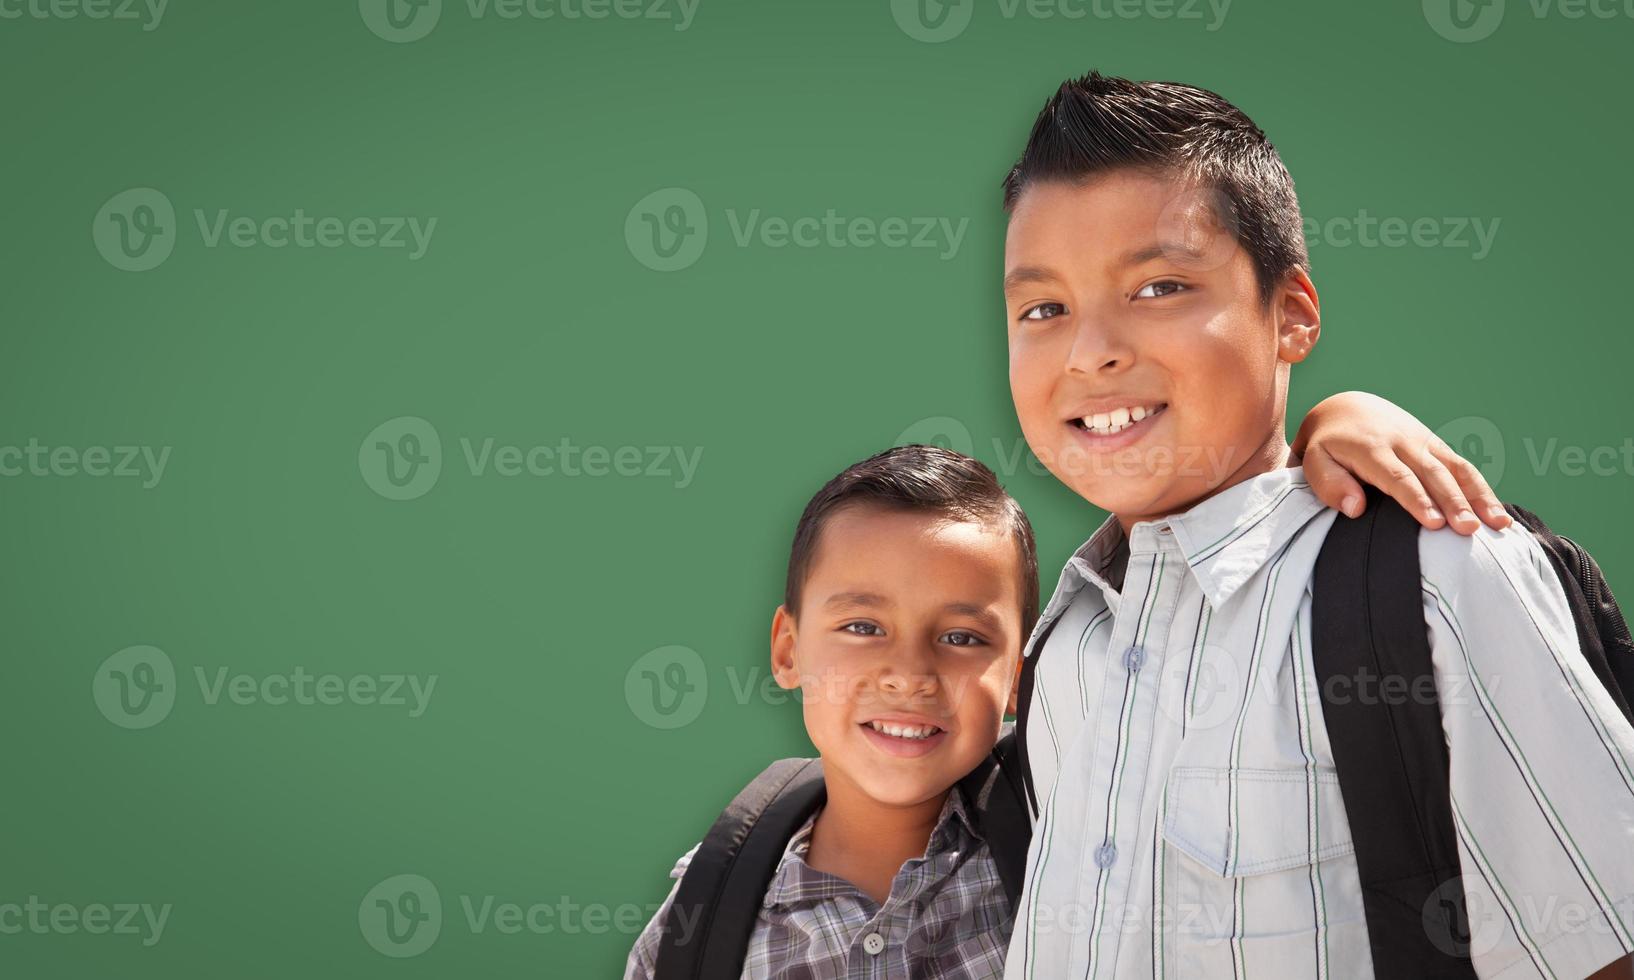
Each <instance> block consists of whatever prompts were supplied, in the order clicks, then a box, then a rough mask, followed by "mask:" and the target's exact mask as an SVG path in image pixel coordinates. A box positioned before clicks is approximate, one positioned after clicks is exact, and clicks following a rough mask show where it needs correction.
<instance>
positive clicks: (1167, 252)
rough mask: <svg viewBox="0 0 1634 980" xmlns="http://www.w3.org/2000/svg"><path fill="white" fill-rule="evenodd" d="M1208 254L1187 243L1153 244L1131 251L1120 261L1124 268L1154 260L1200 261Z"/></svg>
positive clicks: (1124, 254)
mask: <svg viewBox="0 0 1634 980" xmlns="http://www.w3.org/2000/svg"><path fill="white" fill-rule="evenodd" d="M1207 255H1208V253H1207V252H1206V251H1204V250H1203V249H1200V248H1194V247H1193V246H1192V245H1190V244H1189V243H1187V242H1153V243H1152V244H1150V245H1144V246H1142V247H1140V248H1136V249H1130V250H1129V251H1127V252H1125V253H1123V257H1122V258H1121V259H1119V264H1120V265H1122V266H1132V265H1140V264H1141V263H1143V262H1150V261H1152V260H1153V259H1176V260H1179V261H1182V262H1184V261H1188V260H1190V261H1198V260H1201V259H1203V258H1205V257H1207Z"/></svg>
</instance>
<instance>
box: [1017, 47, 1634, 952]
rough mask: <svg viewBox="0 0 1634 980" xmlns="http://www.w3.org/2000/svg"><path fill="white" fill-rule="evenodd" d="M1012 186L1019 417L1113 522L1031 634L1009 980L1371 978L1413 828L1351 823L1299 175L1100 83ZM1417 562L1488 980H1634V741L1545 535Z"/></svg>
mask: <svg viewBox="0 0 1634 980" xmlns="http://www.w3.org/2000/svg"><path fill="white" fill-rule="evenodd" d="M1005 205H1006V208H1007V209H1008V210H1009V211H1010V215H1011V217H1010V224H1009V228H1008V232H1007V238H1006V243H1005V281H1004V285H1005V296H1006V304H1007V307H1008V311H1009V316H1010V327H1009V340H1010V381H1011V391H1012V395H1013V397H1014V400H1015V406H1016V413H1017V416H1018V417H1019V419H1020V422H1021V427H1022V431H1023V432H1024V433H1025V435H1026V438H1027V441H1028V444H1029V445H1030V446H1031V447H1032V449H1033V452H1034V453H1035V455H1037V456H1038V458H1039V459H1040V460H1042V461H1044V462H1045V463H1046V465H1048V466H1049V467H1050V468H1051V470H1052V472H1054V473H1055V475H1056V476H1057V477H1058V478H1059V479H1061V481H1062V482H1063V483H1065V484H1066V485H1067V486H1069V487H1071V488H1072V489H1073V490H1074V491H1075V492H1077V493H1078V494H1079V495H1080V496H1081V497H1083V498H1084V499H1085V500H1086V501H1088V502H1090V503H1092V504H1094V505H1096V506H1098V507H1101V508H1104V509H1106V510H1108V511H1110V512H1111V514H1112V517H1110V518H1109V519H1108V520H1107V521H1106V523H1105V524H1104V525H1102V527H1101V528H1100V530H1098V531H1096V532H1095V534H1094V535H1093V536H1091V537H1090V539H1089V540H1088V542H1086V543H1085V544H1084V545H1083V547H1081V548H1080V549H1079V550H1078V552H1077V553H1076V554H1074V555H1073V557H1072V559H1071V560H1070V562H1069V563H1068V565H1067V567H1066V569H1065V570H1064V571H1063V573H1062V576H1061V581H1060V584H1059V586H1058V587H1057V589H1056V592H1055V595H1054V596H1053V597H1052V598H1051V599H1050V601H1049V603H1048V605H1047V607H1046V609H1045V610H1044V613H1043V615H1042V617H1041V619H1040V621H1039V624H1038V626H1037V629H1036V630H1035V631H1034V634H1033V636H1032V638H1031V640H1030V641H1029V643H1028V646H1027V652H1026V655H1027V656H1028V657H1030V658H1034V665H1033V668H1032V671H1031V673H1030V677H1031V681H1032V689H1031V691H1025V690H1024V691H1023V693H1022V695H1021V702H1022V703H1021V705H1020V707H1021V711H1022V713H1023V715H1022V717H1023V719H1024V721H1025V725H1024V738H1023V740H1022V744H1023V748H1024V751H1025V754H1026V757H1027V760H1028V765H1029V767H1030V772H1031V778H1032V782H1033V785H1034V789H1035V791H1036V798H1037V800H1038V801H1040V802H1041V806H1042V810H1041V819H1040V821H1039V823H1038V824H1037V825H1036V826H1035V827H1034V833H1033V839H1032V844H1031V847H1030V851H1029V855H1028V864H1027V878H1026V881H1027V885H1026V892H1025V894H1024V896H1023V899H1022V905H1021V908H1020V910H1019V911H1018V916H1017V921H1016V926H1015V930H1014V935H1013V938H1012V941H1011V948H1010V957H1009V961H1008V964H1007V969H1006V973H1005V976H1006V977H1007V978H1010V980H1023V978H1026V980H1057V978H1061V977H1075V978H1086V980H1102V978H1131V980H1132V978H1137V977H1138V978H1141V980H1147V978H1162V977H1188V978H1189V977H1232V978H1250V977H1251V978H1254V980H1278V978H1301V980H1303V978H1312V977H1315V978H1329V977H1356V978H1364V977H1371V976H1373V975H1374V971H1373V961H1372V957H1371V954H1370V946H1369V935H1368V929H1367V922H1366V918H1365V917H1364V914H1363V901H1362V894H1361V889H1360V885H1359V880H1358V872H1357V863H1356V856H1355V853H1354V851H1355V848H1354V845H1353V843H1352V839H1351V828H1350V821H1351V820H1355V819H1371V820H1403V821H1408V820H1413V819H1414V818H1415V816H1417V815H1416V814H1413V813H1398V812H1364V811H1362V810H1361V809H1360V808H1356V807H1354V806H1353V807H1352V810H1353V811H1354V812H1351V813H1349V814H1347V812H1346V803H1347V802H1349V803H1352V804H1354V803H1355V801H1353V800H1352V801H1347V800H1345V799H1343V798H1342V797H1341V795H1340V789H1339V785H1338V782H1337V775H1336V769H1335V766H1334V762H1333V752H1332V750H1331V747H1330V745H1329V743H1328V738H1327V731H1326V729H1325V727H1324V716H1323V710H1322V699H1321V696H1320V692H1319V691H1318V690H1317V686H1316V684H1315V682H1314V673H1313V665H1312V659H1311V652H1312V646H1311V628H1310V626H1311V609H1312V588H1311V582H1312V578H1313V570H1314V566H1315V563H1316V558H1317V555H1318V552H1319V551H1320V550H1321V548H1322V545H1323V542H1324V538H1325V536H1326V534H1327V531H1328V529H1329V528H1330V527H1331V526H1332V525H1333V523H1334V521H1335V519H1336V518H1337V516H1338V515H1337V514H1335V513H1334V512H1333V511H1332V510H1329V509H1326V508H1325V507H1324V506H1323V502H1322V500H1321V499H1319V498H1318V496H1317V495H1316V494H1315V493H1314V492H1313V490H1312V488H1311V486H1310V485H1309V484H1308V482H1307V480H1306V477H1307V476H1308V475H1309V474H1308V473H1307V472H1306V471H1305V470H1303V469H1301V468H1288V466H1287V463H1288V457H1289V452H1290V450H1289V447H1288V445H1287V444H1286V442H1285V441H1284V434H1283V418H1284V413H1285V411H1286V406H1285V403H1286V398H1287V390H1288V378H1289V370H1290V368H1291V366H1292V365H1293V364H1296V363H1298V362H1300V361H1302V360H1303V359H1304V358H1305V357H1306V356H1307V355H1308V354H1309V353H1310V351H1311V349H1312V347H1313V346H1314V345H1315V344H1316V341H1317V338H1318V335H1319V333H1320V331H1321V319H1320V313H1319V306H1318V301H1317V294H1316V289H1315V286H1314V285H1313V284H1312V283H1311V279H1310V276H1309V273H1308V268H1309V261H1308V258H1307V256H1306V253H1305V246H1304V240H1303V237H1302V234H1301V231H1302V222H1301V219H1300V212H1299V205H1298V201H1297V199H1296V198H1295V195H1294V189H1293V181H1292V179H1291V178H1290V177H1289V175H1288V172H1287V170H1286V169H1285V168H1284V166H1283V164H1282V161H1281V159H1280V158H1279V157H1278V155H1277V153H1276V151H1275V149H1274V148H1273V147H1272V146H1271V144H1270V142H1269V141H1268V140H1267V139H1266V137H1265V134H1264V133H1262V132H1261V131H1260V130H1259V128H1258V127H1257V126H1255V125H1254V123H1253V122H1252V121H1251V120H1250V119H1248V117H1247V116H1245V115H1244V114H1243V113H1242V112H1241V111H1240V110H1238V109H1237V108H1236V107H1235V106H1233V105H1231V104H1230V103H1228V102H1226V101H1225V100H1224V99H1222V98H1220V97H1219V96H1218V95H1215V94H1214V93H1212V92H1207V91H1204V90H1202V89H1198V88H1193V87H1191V86H1187V85H1177V84H1170V83H1156V82H1140V83H1137V82H1130V81H1127V80H1124V79H1119V78H1108V77H1103V76H1101V75H1099V74H1095V73H1091V74H1090V75H1088V76H1086V77H1084V78H1081V79H1078V80H1074V81H1069V82H1067V83H1065V84H1063V85H1062V86H1061V88H1060V90H1059V91H1058V92H1057V93H1056V94H1055V95H1054V97H1052V98H1051V99H1050V101H1049V102H1048V104H1047V105H1046V106H1045V108H1044V110H1043V112H1042V113H1041V114H1040V115H1039V117H1038V121H1037V123H1036V124H1035V126H1034V128H1033V131H1032V134H1031V137H1030V139H1029V141H1028V144H1027V147H1026V149H1025V150H1024V151H1023V153H1022V155H1021V158H1020V160H1019V161H1018V163H1017V164H1016V166H1015V168H1014V169H1013V170H1012V172H1011V173H1010V175H1009V177H1008V179H1007V180H1006V182H1005ZM1400 354H1401V356H1402V357H1411V356H1412V355H1413V351H1412V350H1411V349H1403V350H1402V351H1401V352H1400ZM1430 448H1431V452H1432V454H1433V455H1435V456H1437V457H1438V458H1439V459H1440V460H1442V461H1443V462H1444V463H1445V464H1446V465H1447V466H1448V467H1449V468H1455V467H1458V466H1459V465H1460V463H1461V462H1462V461H1455V460H1453V459H1452V458H1451V457H1450V456H1449V455H1447V450H1446V448H1445V446H1444V445H1432V446H1431V447H1430ZM1176 459H1198V460H1205V461H1219V463H1220V465H1217V466H1214V465H1204V466H1192V467H1184V466H1178V467H1177V466H1174V465H1172V461H1173V460H1176ZM1419 560H1420V565H1421V568H1422V583H1420V584H1421V588H1422V596H1423V610H1422V612H1423V616H1424V620H1425V623H1426V624H1427V626H1426V628H1427V630H1428V631H1429V639H1430V645H1431V649H1432V653H1433V661H1434V671H1435V682H1436V685H1435V686H1436V689H1437V690H1438V691H1439V692H1440V697H1441V717H1442V725H1443V728H1444V734H1445V742H1446V750H1447V754H1448V760H1449V765H1450V784H1451V803H1452V817H1453V821H1454V823H1455V825H1456V830H1457V836H1458V845H1459V854H1458V860H1459V864H1460V866H1461V868H1462V870H1463V876H1462V878H1461V879H1454V880H1455V881H1456V882H1457V884H1456V887H1459V888H1461V889H1462V892H1463V897H1464V898H1465V900H1466V902H1467V904H1468V907H1469V910H1470V912H1469V920H1470V925H1471V928H1472V930H1473V932H1474V934H1473V935H1472V936H1469V937H1467V938H1468V939H1469V943H1468V947H1469V954H1470V957H1471V960H1472V961H1473V967H1474V971H1475V972H1476V973H1477V974H1478V975H1480V976H1499V975H1502V976H1506V977H1508V976H1515V977H1526V976H1544V977H1561V978H1567V977H1583V976H1586V975H1588V974H1590V973H1592V972H1594V971H1596V970H1599V969H1601V968H1602V967H1607V965H1608V964H1613V966H1612V967H1610V969H1617V970H1621V971H1622V972H1620V973H1618V974H1617V975H1620V976H1628V975H1629V974H1628V972H1627V970H1628V960H1627V959H1626V957H1627V956H1628V954H1629V953H1630V951H1631V950H1634V729H1631V728H1630V726H1629V723H1628V721H1627V720H1626V719H1624V717H1623V716H1622V715H1621V713H1620V712H1619V711H1618V709H1617V708H1616V706H1615V704H1614V703H1613V701H1612V699H1611V697H1610V696H1609V695H1608V694H1607V692H1606V690H1605V689H1604V688H1603V687H1601V686H1600V684H1599V683H1598V682H1597V680H1596V678H1595V677H1594V675H1593V673H1592V672H1591V670H1590V668H1589V666H1588V665H1587V664H1586V662H1585V660H1584V657H1583V656H1582V654H1581V652H1580V650H1579V647H1578V640H1577V636H1576V634H1575V632H1574V630H1573V619H1572V615H1571V612H1570V610H1569V609H1568V607H1567V603H1566V598H1565V596H1564V595H1563V593H1562V590H1561V587H1560V585H1559V583H1558V581H1557V580H1556V579H1555V578H1554V576H1553V575H1552V573H1551V571H1550V568H1549V566H1548V564H1547V562H1546V560H1545V558H1544V556H1543V554H1542V553H1541V551H1540V549H1539V547H1538V544H1537V542H1536V540H1535V539H1534V538H1533V537H1532V536H1531V534H1530V533H1528V532H1527V531H1526V530H1525V529H1524V528H1522V527H1509V528H1508V529H1506V530H1503V531H1493V530H1489V529H1487V528H1484V527H1483V528H1479V529H1477V531H1476V533H1475V534H1474V535H1472V536H1470V537H1463V536H1460V535H1457V534H1452V533H1448V532H1447V531H1446V530H1445V529H1443V530H1440V531H1431V530H1429V529H1425V530H1423V531H1421V533H1420V540H1419ZM1356 601H1358V602H1360V601H1363V599H1362V597H1360V596H1358V597H1356ZM1415 613H1416V610H1415ZM1432 897H1433V896H1432ZM1418 911H1419V910H1417V909H1409V910H1407V913H1408V915H1410V916H1411V915H1416V914H1418ZM1428 911H1429V912H1434V911H1435V910H1433V909H1431V910H1428ZM1606 975H1611V974H1606Z"/></svg>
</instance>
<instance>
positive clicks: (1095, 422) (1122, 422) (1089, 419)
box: [1078, 405, 1163, 436]
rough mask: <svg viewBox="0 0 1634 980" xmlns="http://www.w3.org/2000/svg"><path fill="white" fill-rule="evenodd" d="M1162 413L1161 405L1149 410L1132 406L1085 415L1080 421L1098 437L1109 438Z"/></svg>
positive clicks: (1141, 406) (1140, 406)
mask: <svg viewBox="0 0 1634 980" xmlns="http://www.w3.org/2000/svg"><path fill="white" fill-rule="evenodd" d="M1161 411H1163V408H1162V406H1159V405H1153V406H1151V407H1149V408H1148V407H1147V406H1145V405H1132V406H1130V407H1128V408H1118V409H1114V410H1112V411H1110V412H1096V413H1095V414H1093V415H1085V416H1084V417H1083V418H1081V419H1079V420H1078V421H1080V422H1082V423H1083V426H1084V428H1086V429H1088V430H1089V431H1091V432H1093V433H1095V434H1096V435H1098V436H1109V435H1113V434H1114V433H1118V432H1122V431H1123V430H1124V429H1127V428H1129V427H1130V426H1131V425H1134V424H1135V423H1136V422H1139V421H1140V420H1141V419H1144V418H1149V417H1150V416H1153V415H1156V414H1157V413H1158V412H1161Z"/></svg>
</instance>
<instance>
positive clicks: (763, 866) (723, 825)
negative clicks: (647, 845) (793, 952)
mask: <svg viewBox="0 0 1634 980" xmlns="http://www.w3.org/2000/svg"><path fill="white" fill-rule="evenodd" d="M826 795H827V794H826V792H825V791H824V788H823V769H822V764H821V763H820V762H819V761H818V760H816V759H783V760H780V761H778V762H774V763H772V764H771V765H770V766H768V767H767V768H766V771H765V772H762V773H761V774H760V775H759V776H757V777H755V780H754V782H752V783H750V784H749V785H748V786H746V787H745V788H744V789H743V792H741V793H739V794H738V795H737V798H736V799H734V800H733V801H732V803H731V805H730V806H728V807H727V808H726V809H725V810H724V811H722V813H721V815H720V817H719V818H718V819H716V821H715V825H714V826H713V827H711V828H710V829H709V834H708V835H707V836H706V837H704V839H703V843H702V844H700V845H699V846H698V852H697V853H696V854H694V855H693V856H692V861H691V863H690V864H688V865H687V870H686V874H684V875H683V876H682V877H681V887H680V888H679V889H678V890H677V891H676V893H675V901H674V903H673V904H672V905H671V906H670V911H669V917H668V918H667V919H666V921H665V923H664V934H663V939H662V941H661V943H660V945H659V947H658V962H657V964H656V965H655V968H654V971H653V976H654V978H655V980H706V978H707V980H716V978H722V977H738V976H741V975H742V973H743V959H744V956H745V954H746V952H747V950H748V947H749V938H750V936H751V935H752V934H753V932H754V927H755V922H756V921H757V919H758V917H759V913H760V906H761V902H762V901H763V900H764V899H765V897H766V888H767V887H768V886H769V885H770V884H771V881H772V876H773V875H774V874H776V873H777V865H778V862H779V861H781V860H782V857H783V851H784V850H785V849H786V848H787V847H788V843H789V838H790V837H793V836H794V832H795V831H797V830H799V829H800V826H801V825H802V824H804V823H805V822H806V819H807V818H809V817H810V816H811V815H812V814H813V813H815V812H816V811H817V809H818V808H819V807H820V806H822V804H823V800H824V799H826Z"/></svg>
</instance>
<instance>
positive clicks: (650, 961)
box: [624, 845, 698, 980]
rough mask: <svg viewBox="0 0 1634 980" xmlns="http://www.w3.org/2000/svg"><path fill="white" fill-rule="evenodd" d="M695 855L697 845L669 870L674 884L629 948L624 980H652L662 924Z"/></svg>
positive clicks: (660, 940) (661, 935)
mask: <svg viewBox="0 0 1634 980" xmlns="http://www.w3.org/2000/svg"><path fill="white" fill-rule="evenodd" d="M696 853H698V845H693V848H692V850H690V851H688V852H686V853H685V854H683V855H681V859H680V860H679V861H676V862H675V867H674V868H673V869H671V871H670V873H669V876H670V877H671V878H674V879H675V884H674V885H672V886H671V887H670V890H669V894H668V895H666V896H665V897H664V902H663V904H662V905H660V906H658V911H657V912H655V913H654V914H653V917H652V919H651V920H650V921H649V922H648V923H647V927H646V928H645V929H642V930H641V935H639V936H637V937H636V940H635V945H634V946H632V947H630V956H629V959H627V960H626V961H625V963H624V980H652V976H653V971H654V970H656V969H657V967H658V947H659V945H660V944H661V943H662V942H663V938H664V924H665V923H666V922H667V921H668V920H669V912H670V907H671V906H672V905H674V904H675V893H676V892H678V891H680V890H681V877H682V876H683V875H685V874H686V871H687V865H689V864H691V863H692V855H694V854H696ZM682 938H686V937H682Z"/></svg>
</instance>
